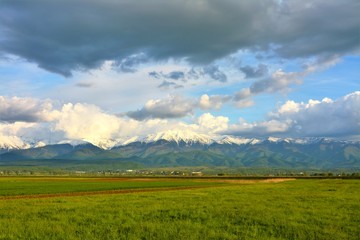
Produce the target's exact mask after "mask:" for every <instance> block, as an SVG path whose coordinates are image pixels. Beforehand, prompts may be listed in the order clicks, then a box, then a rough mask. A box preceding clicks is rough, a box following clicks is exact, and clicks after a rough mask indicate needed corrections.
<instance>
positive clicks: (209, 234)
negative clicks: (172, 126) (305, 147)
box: [0, 178, 360, 239]
mask: <svg viewBox="0 0 360 240" xmlns="http://www.w3.org/2000/svg"><path fill="white" fill-rule="evenodd" d="M131 189H136V190H137V191H136V192H132V193H129V192H128V191H127V190H131ZM149 189H151V190H152V191H150V192H146V190H149ZM359 189H360V181H359V180H341V179H325V180H320V179H315V180H293V181H282V182H274V181H254V180H252V181H246V180H227V181H222V182H218V180H213V179H204V180H203V181H201V180H199V179H194V180H192V179H166V178H164V179H156V178H154V179H136V178H133V179H104V178H102V179H100V178H99V179H97V178H0V239H359V236H360V230H359V226H360V191H359ZM123 190H124V191H123ZM125 190H126V191H125ZM114 191H115V192H114ZM116 191H117V192H116ZM142 191H144V192H142ZM94 192H97V193H99V194H96V195H94V194H92V193H94ZM64 193H65V195H64ZM78 193H82V194H81V195H79V194H78ZM87 193H88V194H87ZM37 194H40V195H37ZM46 194H47V195H46ZM19 196H20V197H19ZM40 196H42V197H40ZM16 197H19V198H16Z"/></svg>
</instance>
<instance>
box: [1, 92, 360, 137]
mask: <svg viewBox="0 0 360 240" xmlns="http://www.w3.org/2000/svg"><path fill="white" fill-rule="evenodd" d="M204 98H206V99H207V97H204ZM1 99H2V101H3V102H6V103H7V104H6V105H5V104H2V105H1V107H0V113H1V114H0V116H1V119H0V120H1V122H2V123H1V124H0V135H2V136H25V137H27V138H31V137H32V138H37V137H43V138H47V139H45V140H47V141H49V140H51V139H49V138H53V141H56V140H57V141H60V140H63V139H73V140H86V141H89V142H92V143H94V144H97V143H98V142H100V141H103V140H105V139H125V138H130V137H133V136H146V135H148V134H154V133H157V132H163V131H167V130H173V129H177V130H180V131H181V130H183V131H193V132H197V133H205V134H210V135H237V136H245V137H249V136H251V137H254V136H257V137H259V136H260V137H266V136H279V137H295V138H296V137H314V136H321V137H324V136H326V137H334V138H336V137H350V136H351V137H356V136H357V137H359V136H360V92H359V91H358V92H354V93H351V94H349V95H346V96H344V97H342V98H339V99H335V100H332V99H329V98H325V99H323V100H309V101H308V102H306V103H304V102H294V101H291V100H289V101H287V102H286V103H284V104H283V105H281V106H279V107H278V108H276V109H275V110H274V111H272V112H271V113H270V114H269V115H268V118H267V119H266V120H265V121H260V122H246V120H244V119H240V121H239V122H238V123H235V124H231V123H230V122H229V118H228V117H225V116H214V115H212V114H211V113H204V114H202V115H201V116H199V117H198V118H195V119H193V120H192V121H191V122H184V121H176V120H169V119H162V118H163V117H164V116H166V117H167V118H168V116H171V117H174V118H175V117H176V116H178V117H182V115H183V114H186V113H187V112H188V111H189V109H188V108H189V105H188V103H185V104H178V103H177V104H176V108H175V109H174V108H172V107H171V102H170V103H168V102H166V104H164V105H162V104H163V103H162V102H158V101H155V100H154V101H152V102H150V103H148V104H147V109H145V108H144V109H142V110H140V112H139V113H138V114H139V115H141V114H152V117H153V119H149V118H144V117H141V119H140V120H134V119H131V118H129V117H126V116H116V115H114V114H110V113H107V112H104V111H103V110H102V109H100V108H98V107H96V106H94V105H88V104H81V103H77V104H72V103H68V104H64V105H63V106H62V107H61V108H59V109H55V108H53V107H51V106H52V105H51V104H50V103H49V102H48V101H40V100H36V99H32V100H31V101H32V102H33V103H36V106H31V109H32V110H35V111H34V113H35V116H36V117H34V116H33V115H31V114H30V115H29V108H28V107H22V106H21V105H19V104H18V103H19V102H20V103H21V102H22V101H24V99H21V98H10V99H7V98H4V97H2V98H1ZM26 100H27V101H29V99H26ZM170 101H184V100H182V99H180V100H179V99H177V98H170ZM200 102H201V101H200ZM183 103H184V102H183ZM157 104H158V105H157ZM167 106H170V107H168V108H167ZM13 111H16V112H17V115H13ZM146 111H147V112H146ZM151 111H152V112H151ZM155 114H158V116H157V117H155ZM141 120H142V121H141ZM34 134H36V135H34ZM56 138H57V139H56ZM39 140H44V139H39Z"/></svg>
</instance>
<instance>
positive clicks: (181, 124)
mask: <svg viewBox="0 0 360 240" xmlns="http://www.w3.org/2000/svg"><path fill="white" fill-rule="evenodd" d="M359 10H360V3H359V2H358V1H357V0H345V1H335V0H330V1H325V0H314V1H310V0H309V1H307V0H305V1H298V0H289V1H278V0H265V1H260V0H256V1H245V0H244V1H242V0H241V1H233V0H226V1H213V0H207V1H203V0H201V1H200V0H195V1H180V0H174V1H165V0H155V1H145V0H144V1H140V2H137V3H136V4H135V3H134V2H132V1H127V0H121V1H113V0H105V1H101V2H99V1H95V0H72V1H70V0H69V1H68V0H65V1H61V2H57V1H42V0H30V1H16V2H14V1H9V0H4V1H1V3H0V35H1V37H0V84H1V88H0V96H1V98H0V104H1V105H0V136H14V137H23V136H26V137H27V138H35V137H37V138H40V137H39V136H41V137H42V138H47V137H48V136H49V135H52V136H53V135H56V136H59V139H62V138H66V139H85V140H89V141H93V142H96V141H99V139H100V138H101V139H108V138H111V139H118V138H128V137H130V136H132V135H134V136H135V135H146V134H149V133H154V132H157V131H166V130H169V129H174V128H176V129H180V130H191V131H195V132H199V133H206V134H212V135H214V136H215V135H216V136H219V135H220V136H221V135H235V136H242V137H268V136H279V137H314V136H316V137H318V136H323V137H334V138H345V139H354V138H355V139H357V138H359V135H360V112H359V111H360V92H359V91H360V70H359V66H360V55H359V53H360V51H359V50H360V40H359V38H360V33H359V31H360V16H359V14H358V12H359ZM84 114H85V115H86V114H88V115H87V116H84ZM84 117H86V118H87V120H86V121H84V120H83V118H84ZM66 121H67V124H65V122H66ZM314 123H316V124H318V127H316V125H314ZM99 124H102V125H103V126H108V128H104V127H99ZM65 125H66V126H65ZM110 125H111V126H110ZM34 134H35V135H36V136H34ZM44 140H46V139H44Z"/></svg>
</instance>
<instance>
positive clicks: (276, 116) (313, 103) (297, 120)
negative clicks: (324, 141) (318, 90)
mask: <svg viewBox="0 0 360 240" xmlns="http://www.w3.org/2000/svg"><path fill="white" fill-rule="evenodd" d="M227 133H228V134H230V133H231V134H235V135H247V136H269V135H278V136H293V137H316V136H322V137H323V136H329V137H342V136H356V135H360V92H359V91H358V92H354V93H351V94H348V95H346V96H344V97H342V98H339V99H337V100H331V99H329V98H324V99H323V100H321V101H318V100H309V101H308V102H307V103H304V102H300V103H297V102H294V101H287V102H286V103H285V104H283V105H282V106H280V107H279V108H278V109H276V110H275V111H273V112H271V113H270V114H269V119H268V120H267V121H262V122H253V123H248V122H246V121H245V120H242V121H241V122H240V123H239V124H234V125H231V126H230V127H229V129H228V130H227Z"/></svg>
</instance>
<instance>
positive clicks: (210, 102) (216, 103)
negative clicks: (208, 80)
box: [198, 94, 231, 110]
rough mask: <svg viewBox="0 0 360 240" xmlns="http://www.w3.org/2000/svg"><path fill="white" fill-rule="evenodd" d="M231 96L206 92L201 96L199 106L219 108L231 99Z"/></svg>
mask: <svg viewBox="0 0 360 240" xmlns="http://www.w3.org/2000/svg"><path fill="white" fill-rule="evenodd" d="M230 98H231V97H230V96H221V95H212V96H209V95H207V94H204V95H202V96H201V97H200V100H199V104H198V105H199V107H200V108H201V109H216V110H219V109H220V108H221V107H222V105H223V104H224V103H226V102H228V101H229V100H230Z"/></svg>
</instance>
